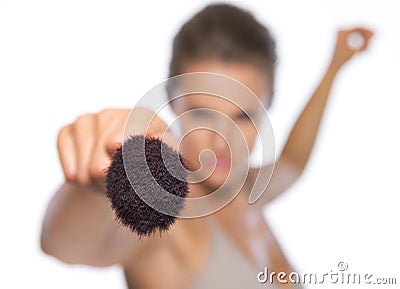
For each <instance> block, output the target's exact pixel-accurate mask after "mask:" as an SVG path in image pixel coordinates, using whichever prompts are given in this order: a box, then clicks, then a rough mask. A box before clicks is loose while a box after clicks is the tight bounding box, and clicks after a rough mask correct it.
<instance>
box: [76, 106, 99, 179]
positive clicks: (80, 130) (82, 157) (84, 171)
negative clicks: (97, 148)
mask: <svg viewBox="0 0 400 289" xmlns="http://www.w3.org/2000/svg"><path fill="white" fill-rule="evenodd" d="M73 128H74V136H75V144H76V149H77V180H78V182H79V183H80V184H81V185H84V186H86V185H89V184H90V180H91V177H90V171H89V165H90V160H91V158H92V153H93V147H94V144H95V131H96V123H95V116H94V114H85V115H82V116H80V117H78V119H77V120H76V121H75V122H74V124H73Z"/></svg>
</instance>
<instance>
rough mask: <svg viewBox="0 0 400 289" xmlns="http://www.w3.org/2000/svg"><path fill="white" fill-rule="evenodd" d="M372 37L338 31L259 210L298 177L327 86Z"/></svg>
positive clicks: (362, 32)
mask: <svg viewBox="0 0 400 289" xmlns="http://www.w3.org/2000/svg"><path fill="white" fill-rule="evenodd" d="M372 35H373V33H372V32H371V31H369V30H367V29H364V28H355V29H351V30H340V31H339V32H338V37H337V43H336V49H335V51H334V54H333V57H332V60H331V63H330V64H329V66H328V69H327V70H326V72H325V74H324V76H323V78H322V81H321V83H320V84H319V85H318V87H317V89H316V90H315V92H314V94H313V95H312V96H311V98H310V99H309V101H308V102H307V104H306V106H305V107H304V109H303V111H302V112H301V114H300V116H299V118H298V119H297V121H296V123H295V124H294V126H293V128H292V130H291V132H290V134H289V137H288V139H287V141H286V144H285V146H284V148H283V150H282V153H281V155H280V156H279V158H278V159H277V161H276V164H275V169H274V173H273V175H272V178H271V181H270V183H269V185H268V187H267V189H266V191H265V192H264V193H263V194H262V196H261V197H260V199H259V200H257V202H256V203H255V204H257V206H260V207H262V206H263V205H265V204H266V203H268V202H270V201H271V200H273V199H275V198H276V197H277V196H279V195H280V194H281V193H282V192H284V191H285V190H286V189H287V188H289V187H290V186H291V185H292V184H293V183H294V182H295V181H296V180H297V179H298V178H299V176H300V175H301V174H302V172H303V170H304V168H305V166H306V164H307V162H308V159H309V157H310V154H311V151H312V148H313V146H314V142H315V139H316V137H317V134H318V130H319V127H320V123H321V119H322V116H323V113H324V110H325V107H326V103H327V101H328V97H329V94H330V91H331V87H332V85H333V82H334V79H335V77H336V75H337V73H338V71H339V70H340V69H341V67H342V66H343V65H344V64H345V63H346V62H347V61H348V60H350V59H351V58H352V57H353V55H355V54H356V53H358V52H360V51H363V50H365V49H366V48H367V47H368V44H369V41H370V38H371V37H372ZM357 36H358V38H359V39H360V37H361V39H360V40H363V41H361V43H360V44H361V45H360V46H358V47H355V45H356V44H357V43H353V45H354V46H353V45H352V43H351V41H352V39H351V38H349V37H357ZM349 40H350V41H349ZM354 41H357V39H353V42H354ZM262 170H263V171H264V172H263V171H261V172H260V176H261V177H262V176H263V175H264V174H265V173H270V172H271V170H272V166H266V167H264V168H263V169H262ZM267 175H269V174H267ZM253 180H254V179H253ZM258 181H259V180H258ZM264 182H265V180H264Z"/></svg>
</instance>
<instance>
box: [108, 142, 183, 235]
mask: <svg viewBox="0 0 400 289" xmlns="http://www.w3.org/2000/svg"><path fill="white" fill-rule="evenodd" d="M167 167H168V169H167ZM186 169H187V166H186V165H185V160H184V159H183V157H182V155H181V154H179V153H178V152H177V151H175V150H174V149H173V148H172V147H170V146H169V145H167V144H166V143H165V142H163V141H161V140H160V139H158V138H154V137H149V138H147V137H144V136H141V135H137V136H132V137H130V138H128V139H127V140H126V141H125V142H124V143H123V144H122V146H120V147H119V148H118V149H117V150H116V152H115V154H114V155H113V157H112V161H111V164H110V166H109V168H108V170H107V175H106V193H107V197H108V199H109V200H110V201H111V207H112V209H113V211H114V212H115V215H116V219H117V220H118V221H119V222H120V223H122V224H123V225H125V226H127V227H128V228H129V229H130V230H131V231H132V232H134V233H136V234H138V236H139V237H140V238H141V237H143V236H147V237H148V236H150V235H151V234H152V233H154V232H155V231H157V230H159V232H160V234H161V232H163V231H167V230H169V228H170V227H171V225H173V224H174V222H175V220H176V217H177V216H179V212H180V211H181V210H182V209H183V207H184V198H185V197H186V196H187V194H188V184H187V181H186V179H187V170H186ZM170 172H171V173H172V174H171V173H170ZM128 176H129V178H128ZM175 196H178V197H181V198H176V197H175ZM143 199H145V200H146V202H145V201H143ZM149 202H150V203H151V204H152V206H149V205H148V204H147V203H149ZM153 204H154V205H153ZM154 208H160V209H161V210H160V211H162V212H168V214H164V213H162V212H160V211H159V210H156V209H154Z"/></svg>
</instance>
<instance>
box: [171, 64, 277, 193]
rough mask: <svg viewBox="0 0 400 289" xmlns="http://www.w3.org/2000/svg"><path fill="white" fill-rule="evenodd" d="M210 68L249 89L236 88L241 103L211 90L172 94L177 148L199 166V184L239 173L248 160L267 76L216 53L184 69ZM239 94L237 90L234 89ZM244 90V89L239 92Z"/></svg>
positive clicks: (214, 184) (215, 184)
mask: <svg viewBox="0 0 400 289" xmlns="http://www.w3.org/2000/svg"><path fill="white" fill-rule="evenodd" d="M190 72H212V73H218V74H222V75H225V76H228V77H231V78H233V79H235V80H237V81H239V82H241V83H242V84H244V85H245V86H247V87H248V88H249V89H250V90H251V91H252V92H253V93H254V94H255V95H256V98H255V97H254V96H250V97H249V95H250V94H251V93H250V92H246V93H244V92H240V93H239V92H238V93H235V92H233V94H235V97H236V98H240V103H238V102H237V101H236V100H232V99H230V98H229V96H224V97H227V98H228V99H226V98H223V97H218V96H215V95H210V94H191V95H187V96H185V97H182V98H180V99H179V100H175V101H174V102H173V103H172V108H173V110H174V111H175V113H176V114H177V115H179V116H181V118H180V122H179V123H180V127H181V130H182V134H183V136H184V137H183V139H182V141H181V144H180V151H181V152H182V153H183V154H184V156H185V158H186V159H187V160H188V161H189V165H190V166H191V167H190V169H191V170H192V171H197V172H198V175H199V176H200V177H201V179H204V181H203V182H202V184H204V185H207V186H209V187H212V188H216V187H219V186H221V185H222V184H223V183H224V182H225V180H226V179H227V177H228V175H229V174H230V177H232V176H233V177H234V176H235V174H239V173H243V170H244V169H245V168H247V165H248V154H249V153H250V152H251V151H252V149H253V147H254V144H255V140H256V136H257V129H256V127H255V124H254V123H253V121H260V117H259V116H260V115H261V109H262V108H261V107H260V103H259V102H258V101H255V100H257V99H259V100H260V101H261V102H262V103H268V99H267V98H268V97H270V96H269V95H268V91H269V87H270V86H269V83H268V80H267V79H268V78H267V77H266V76H265V73H263V72H262V71H261V70H259V69H258V68H257V67H256V66H254V65H252V64H247V63H241V62H225V61H222V60H217V59H210V60H202V61H197V62H192V63H190V64H188V65H187V66H186V69H185V71H184V73H190ZM236 94H238V95H236ZM241 94H242V95H241Z"/></svg>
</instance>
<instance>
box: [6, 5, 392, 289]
mask: <svg viewBox="0 0 400 289" xmlns="http://www.w3.org/2000/svg"><path fill="white" fill-rule="evenodd" d="M207 3H208V1H159V2H158V3H157V2H155V1H136V2H135V1H81V0H80V1H75V0H72V1H71V0H70V1H43V0H40V1H39V0H38V1H11V0H9V1H7V0H0V99H1V105H0V118H1V119H0V120H1V122H0V125H1V142H0V151H1V166H0V176H1V191H0V192H1V198H0V199H1V201H0V214H1V215H0V222H1V223H0V225H1V226H0V228H1V231H0V232H1V233H0V234H1V237H0V244H1V246H0V257H1V260H0V266H1V270H0V276H1V277H0V288H124V283H123V279H122V273H121V271H120V270H119V268H118V267H113V268H106V269H93V268H89V267H86V266H66V265H64V264H62V263H60V262H59V261H57V260H56V259H54V258H52V257H49V256H46V255H44V254H43V253H42V252H41V251H40V249H39V236H40V228H41V222H42V218H43V215H44V212H45V208H46V206H47V203H48V201H49V199H50V197H51V196H52V194H53V192H54V191H55V190H56V188H57V186H58V185H59V184H60V183H61V182H62V181H63V176H62V173H61V169H60V166H59V163H58V158H57V151H56V146H55V141H56V135H57V132H58V129H59V128H60V127H61V126H62V125H64V124H66V123H68V122H70V121H72V120H74V118H75V117H76V116H77V115H79V114H81V113H85V112H92V111H97V110H99V109H101V108H105V107H121V106H123V107H130V106H132V105H133V104H134V102H135V99H137V98H138V97H141V96H142V95H143V94H144V93H145V92H146V91H147V90H148V89H150V88H151V87H153V86H154V85H155V84H157V83H159V82H160V81H162V80H164V79H165V77H166V76H167V68H168V61H169V56H170V48H171V41H172V37H173V35H174V34H175V33H176V31H177V29H178V28H179V27H180V25H181V24H182V23H183V22H184V21H185V20H186V19H188V18H189V17H190V16H191V15H192V14H193V13H194V12H196V11H197V10H198V9H200V8H201V7H203V6H204V5H205V4H207ZM235 3H238V4H241V5H242V6H244V7H246V8H248V9H250V10H251V11H253V12H254V13H255V15H256V16H257V17H258V19H260V20H261V21H262V22H263V23H265V24H266V25H267V26H268V27H269V28H270V29H271V31H272V32H273V34H274V35H275V37H276V39H277V42H278V49H279V50H278V52H279V59H280V60H279V67H278V75H277V83H276V87H277V89H276V99H275V103H274V105H273V108H272V110H271V120H272V124H273V127H274V129H275V135H276V141H277V145H278V150H280V149H281V148H282V145H283V144H284V140H285V137H286V136H287V134H288V132H289V129H290V127H291V125H292V124H293V122H294V120H295V118H296V116H297V115H298V113H299V112H300V111H301V108H302V106H303V105H304V104H305V101H306V100H307V98H308V97H310V95H311V94H312V92H313V90H314V88H315V87H316V85H317V84H318V82H319V80H320V79H321V77H322V74H323V72H324V70H325V68H326V66H327V64H328V62H329V58H330V56H331V54H332V50H333V46H334V43H335V37H336V30H337V29H338V28H340V27H344V28H347V27H351V26H353V25H366V26H367V27H369V28H371V29H373V30H374V31H375V33H376V35H375V37H374V38H373V40H372V42H371V46H370V48H369V49H368V51H367V52H365V53H363V54H362V55H358V56H357V57H355V58H354V59H353V60H352V61H351V63H348V64H347V65H346V66H345V67H344V68H343V69H342V71H340V74H339V75H338V77H337V79H336V82H335V86H334V88H333V90H332V94H331V99H330V100H329V104H328V108H327V111H326V114H325V116H324V120H323V124H322V127H321V133H320V134H319V137H318V141H317V143H316V146H315V150H314V152H313V155H312V157H311V160H310V163H309V165H308V167H307V169H306V171H305V173H304V175H303V176H302V178H301V180H300V181H299V182H298V183H296V185H295V186H293V187H292V188H291V189H290V190H289V191H288V192H287V193H286V194H285V195H283V196H282V197H281V198H280V199H278V200H277V201H275V202H274V203H272V204H271V205H270V206H269V207H267V208H266V214H265V215H266V217H267V218H268V220H269V222H270V223H271V226H272V227H273V229H274V231H275V233H276V236H277V238H278V239H279V241H280V243H281V244H282V247H283V248H284V250H285V251H286V252H287V254H288V258H289V259H290V261H291V262H292V263H293V265H294V266H295V268H296V269H297V270H299V271H301V272H309V273H312V272H330V270H336V264H337V263H338V262H339V261H345V262H347V263H348V264H349V270H351V271H352V272H354V273H356V272H359V273H374V274H376V275H377V276H378V275H379V276H383V277H393V276H395V277H397V278H398V283H399V282H400V273H399V268H400V266H399V265H400V261H399V260H400V253H399V249H398V245H399V243H400V237H399V234H398V232H399V227H398V219H399V215H400V213H399V196H398V194H399V193H400V190H399V182H398V179H399V175H398V174H399V162H400V158H399V152H398V148H399V147H400V140H399V137H398V136H399V124H400V113H399V104H400V102H399V97H400V89H399V84H398V83H399V82H398V77H399V64H400V57H399V51H400V40H399V31H398V29H399V27H400V18H399V17H398V11H400V10H399V7H398V6H399V5H398V3H397V1H389V0H386V1H365V0H364V1H347V0H340V1H339V0H330V1H318V0H315V1H311V0H303V1H237V2H235ZM221 269H222V268H221ZM154 273H155V275H156V274H157V272H154ZM233 277H235V276H233ZM397 286H398V285H397ZM308 287H309V288H317V287H318V286H315V285H314V286H311V285H310V286H308ZM325 287H326V285H322V286H320V287H318V288H325ZM363 287H364V286H357V287H356V288H363ZM395 287H396V286H391V287H390V286H389V287H387V288H395ZM329 288H339V286H337V285H336V286H330V287H329ZM340 288H342V287H340ZM343 288H350V286H345V287H343ZM376 288H386V287H384V286H377V287H376Z"/></svg>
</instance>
